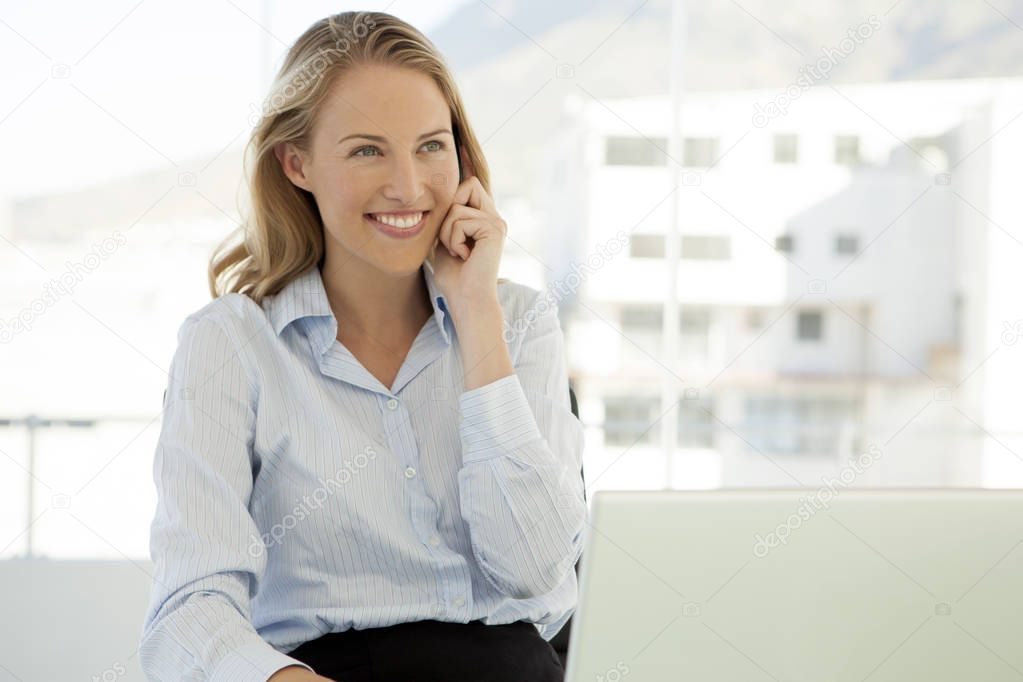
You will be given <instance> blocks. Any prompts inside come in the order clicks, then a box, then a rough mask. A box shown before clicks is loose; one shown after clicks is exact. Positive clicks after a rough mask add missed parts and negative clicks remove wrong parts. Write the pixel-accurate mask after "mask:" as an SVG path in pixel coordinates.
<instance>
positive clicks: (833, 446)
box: [742, 395, 858, 456]
mask: <svg viewBox="0 0 1023 682" xmlns="http://www.w3.org/2000/svg"><path fill="white" fill-rule="evenodd" d="M745 402H746V421H745V423H744V424H743V428H742V436H743V438H744V439H745V440H746V442H747V443H748V444H749V445H750V446H751V449H752V450H754V451H757V450H759V451H760V452H765V453H767V454H783V455H825V456H834V455H835V454H837V453H838V452H839V448H840V446H841V445H842V443H841V439H842V436H843V429H844V428H845V427H847V425H848V424H849V423H850V422H853V423H855V419H856V416H857V410H858V403H857V401H856V400H855V399H852V398H841V397H834V396H777V395H752V396H747V398H746V401H745ZM849 435H851V436H853V438H854V440H853V441H852V445H853V446H854V447H855V445H856V443H855V434H854V433H850V434H849ZM854 451H855V450H854Z"/></svg>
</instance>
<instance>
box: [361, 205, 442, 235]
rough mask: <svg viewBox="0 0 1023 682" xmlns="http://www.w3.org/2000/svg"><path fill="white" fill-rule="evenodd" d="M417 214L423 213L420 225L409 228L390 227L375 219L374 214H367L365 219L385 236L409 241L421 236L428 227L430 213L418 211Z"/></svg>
mask: <svg viewBox="0 0 1023 682" xmlns="http://www.w3.org/2000/svg"><path fill="white" fill-rule="evenodd" d="M415 213H422V217H421V218H420V219H419V222H418V223H416V224H415V225H411V226H409V227H395V226H394V225H388V224H387V223H384V222H381V221H379V220H377V219H376V218H374V217H373V216H374V214H372V213H366V214H365V215H364V216H363V217H364V218H365V219H366V221H367V222H369V224H370V225H372V226H373V227H375V228H376V229H377V230H378V231H380V232H382V233H383V234H385V235H387V236H390V237H396V238H399V239H408V238H411V237H414V236H416V235H417V234H419V233H420V232H422V231H423V228H424V227H425V226H426V219H427V217H428V216H429V213H430V212H429V211H417V212H415ZM415 213H413V214H412V215H413V216H414V215H415ZM377 215H379V214H377ZM384 215H402V214H393V213H391V214H384ZM404 215H408V214H404Z"/></svg>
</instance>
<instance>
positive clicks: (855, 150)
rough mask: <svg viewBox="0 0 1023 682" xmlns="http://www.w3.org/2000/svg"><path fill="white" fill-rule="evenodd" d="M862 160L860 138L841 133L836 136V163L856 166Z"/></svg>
mask: <svg viewBox="0 0 1023 682" xmlns="http://www.w3.org/2000/svg"><path fill="white" fill-rule="evenodd" d="M859 162H860V138H858V137H856V136H855V135H839V136H837V137H836V138H835V163H839V164H842V165H845V166H854V165H856V164H858V163H859Z"/></svg>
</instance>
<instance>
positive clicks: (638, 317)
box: [621, 303, 664, 333]
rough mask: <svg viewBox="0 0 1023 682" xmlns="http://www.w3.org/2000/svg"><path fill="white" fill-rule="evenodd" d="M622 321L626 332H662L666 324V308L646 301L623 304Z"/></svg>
mask: <svg viewBox="0 0 1023 682" xmlns="http://www.w3.org/2000/svg"><path fill="white" fill-rule="evenodd" d="M621 321H622V330H623V331H625V332H629V331H632V332H640V333H646V332H660V331H661V327H662V326H663V325H664V308H662V307H661V306H660V305H654V304H644V303H636V304H632V305H627V306H623V307H622V311H621Z"/></svg>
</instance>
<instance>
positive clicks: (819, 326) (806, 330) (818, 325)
mask: <svg viewBox="0 0 1023 682" xmlns="http://www.w3.org/2000/svg"><path fill="white" fill-rule="evenodd" d="M823 332H824V313H822V312H820V311H819V310H804V311H802V312H801V313H799V321H798V324H797V330H796V336H797V338H798V339H799V340H800V341H820V339H821V337H822V336H823Z"/></svg>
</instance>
